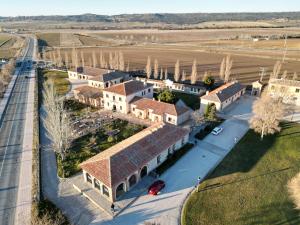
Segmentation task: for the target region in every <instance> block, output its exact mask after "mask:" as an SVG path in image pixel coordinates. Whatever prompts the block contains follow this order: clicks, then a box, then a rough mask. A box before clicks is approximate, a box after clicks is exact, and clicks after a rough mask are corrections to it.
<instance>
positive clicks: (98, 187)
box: [94, 179, 101, 190]
mask: <svg viewBox="0 0 300 225" xmlns="http://www.w3.org/2000/svg"><path fill="white" fill-rule="evenodd" d="M94 186H95V188H96V189H98V190H101V189H100V182H99V181H98V180H96V179H94Z"/></svg>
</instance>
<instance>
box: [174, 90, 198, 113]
mask: <svg viewBox="0 0 300 225" xmlns="http://www.w3.org/2000/svg"><path fill="white" fill-rule="evenodd" d="M173 93H174V95H175V96H176V98H177V99H181V100H182V101H183V102H184V103H185V104H186V105H187V106H188V107H190V108H191V109H193V110H197V109H199V108H200V97H199V96H197V95H192V94H186V93H181V92H175V91H174V92H173Z"/></svg>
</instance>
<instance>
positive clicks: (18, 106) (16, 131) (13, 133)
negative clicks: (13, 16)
mask: <svg viewBox="0 0 300 225" xmlns="http://www.w3.org/2000/svg"><path fill="white" fill-rule="evenodd" d="M28 45H29V46H28V51H27V54H26V57H25V59H24V60H26V61H27V60H29V59H32V55H33V48H34V41H33V39H30V41H29V44H28ZM30 72H31V71H30V70H27V66H24V69H23V70H22V71H21V73H20V75H19V76H18V77H17V79H16V84H15V87H14V89H13V92H12V96H11V99H10V101H9V103H8V107H7V109H6V112H5V114H4V118H3V121H2V124H0V127H1V128H0V225H11V224H14V218H15V207H16V203H17V194H18V184H19V173H20V164H21V160H20V159H21V153H22V143H23V135H24V131H26V129H25V127H24V126H25V112H26V104H27V96H28V87H29V85H28V84H29V79H27V78H25V76H26V75H27V76H29V74H30ZM28 178H29V179H31V175H30V176H28Z"/></svg>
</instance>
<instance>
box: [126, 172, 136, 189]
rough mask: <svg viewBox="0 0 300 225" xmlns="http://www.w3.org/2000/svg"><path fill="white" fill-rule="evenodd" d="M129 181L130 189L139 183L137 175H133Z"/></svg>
mask: <svg viewBox="0 0 300 225" xmlns="http://www.w3.org/2000/svg"><path fill="white" fill-rule="evenodd" d="M128 181H129V187H132V186H133V185H135V184H136V182H137V179H136V175H135V174H133V175H132V176H131V177H130V178H129V180H128Z"/></svg>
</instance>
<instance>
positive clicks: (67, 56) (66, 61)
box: [65, 51, 69, 70]
mask: <svg viewBox="0 0 300 225" xmlns="http://www.w3.org/2000/svg"><path fill="white" fill-rule="evenodd" d="M65 66H66V68H67V70H68V69H69V54H68V52H67V51H65Z"/></svg>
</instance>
